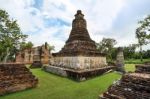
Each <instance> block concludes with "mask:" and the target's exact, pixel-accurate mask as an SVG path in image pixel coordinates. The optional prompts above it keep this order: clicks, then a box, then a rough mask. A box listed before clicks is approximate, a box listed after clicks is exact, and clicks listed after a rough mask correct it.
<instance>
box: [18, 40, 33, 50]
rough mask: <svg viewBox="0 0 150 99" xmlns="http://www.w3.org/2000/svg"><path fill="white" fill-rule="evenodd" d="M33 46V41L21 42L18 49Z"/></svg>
mask: <svg viewBox="0 0 150 99" xmlns="http://www.w3.org/2000/svg"><path fill="white" fill-rule="evenodd" d="M32 47H33V43H32V42H30V41H29V42H27V43H26V42H21V43H20V50H25V49H31V48H32Z"/></svg>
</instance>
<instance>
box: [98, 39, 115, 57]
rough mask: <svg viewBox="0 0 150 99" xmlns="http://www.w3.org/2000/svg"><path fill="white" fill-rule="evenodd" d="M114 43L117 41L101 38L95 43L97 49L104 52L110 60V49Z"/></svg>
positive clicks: (111, 49)
mask: <svg viewBox="0 0 150 99" xmlns="http://www.w3.org/2000/svg"><path fill="white" fill-rule="evenodd" d="M116 44H117V42H116V40H115V39H112V38H103V39H102V41H101V42H99V43H97V49H98V50H99V51H100V52H101V53H106V54H107V58H108V59H110V60H112V51H113V48H114V46H115V45H116Z"/></svg>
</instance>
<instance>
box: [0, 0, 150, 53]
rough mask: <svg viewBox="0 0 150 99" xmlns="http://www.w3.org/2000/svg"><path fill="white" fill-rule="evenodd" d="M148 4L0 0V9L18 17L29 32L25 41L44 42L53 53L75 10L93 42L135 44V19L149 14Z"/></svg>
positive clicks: (135, 0)
mask: <svg viewBox="0 0 150 99" xmlns="http://www.w3.org/2000/svg"><path fill="white" fill-rule="evenodd" d="M149 5H150V0H0V8H1V9H4V10H6V11H7V12H8V13H9V15H10V17H12V18H14V19H16V20H18V24H19V25H20V27H21V30H22V32H23V33H24V34H28V35H29V37H28V39H27V41H32V42H33V43H34V45H35V46H37V45H41V44H44V42H48V43H49V44H51V45H54V46H55V51H56V52H57V51H59V50H60V49H61V48H62V47H63V45H64V44H65V41H66V40H67V38H68V37H69V34H70V30H71V24H72V20H73V19H74V15H75V13H76V11H77V10H78V9H80V10H82V12H83V14H84V15H85V19H86V20H87V27H88V31H89V33H90V36H91V38H92V39H93V40H95V41H96V42H99V41H101V40H102V38H103V37H105V38H107V37H110V38H114V39H116V40H117V42H118V44H117V45H116V46H127V45H129V44H132V43H137V40H136V38H135V29H136V27H137V22H138V21H139V20H142V19H143V18H144V17H146V16H147V15H148V14H150V6H149ZM149 48H150V47H149V46H144V49H149Z"/></svg>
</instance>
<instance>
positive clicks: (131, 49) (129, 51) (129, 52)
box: [123, 44, 138, 59]
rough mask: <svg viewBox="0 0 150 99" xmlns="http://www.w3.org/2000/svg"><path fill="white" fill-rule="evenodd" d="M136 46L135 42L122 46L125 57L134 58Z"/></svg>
mask: <svg viewBox="0 0 150 99" xmlns="http://www.w3.org/2000/svg"><path fill="white" fill-rule="evenodd" d="M137 46H138V45H137V44H130V45H129V46H126V47H123V50H124V57H125V59H131V58H134V54H135V50H136V48H137Z"/></svg>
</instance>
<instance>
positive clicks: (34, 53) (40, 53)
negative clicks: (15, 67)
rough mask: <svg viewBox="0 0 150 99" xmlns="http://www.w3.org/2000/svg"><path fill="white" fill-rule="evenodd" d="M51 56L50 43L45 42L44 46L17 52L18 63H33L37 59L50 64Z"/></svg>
mask: <svg viewBox="0 0 150 99" xmlns="http://www.w3.org/2000/svg"><path fill="white" fill-rule="evenodd" d="M51 57H52V55H51V53H50V50H49V48H48V45H47V43H45V44H43V45H42V46H37V47H33V48H31V49H25V50H23V51H19V52H18V53H17V54H16V63H25V64H32V63H33V62H34V61H35V60H38V61H40V62H41V63H43V64H48V63H49V59H50V58H51Z"/></svg>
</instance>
